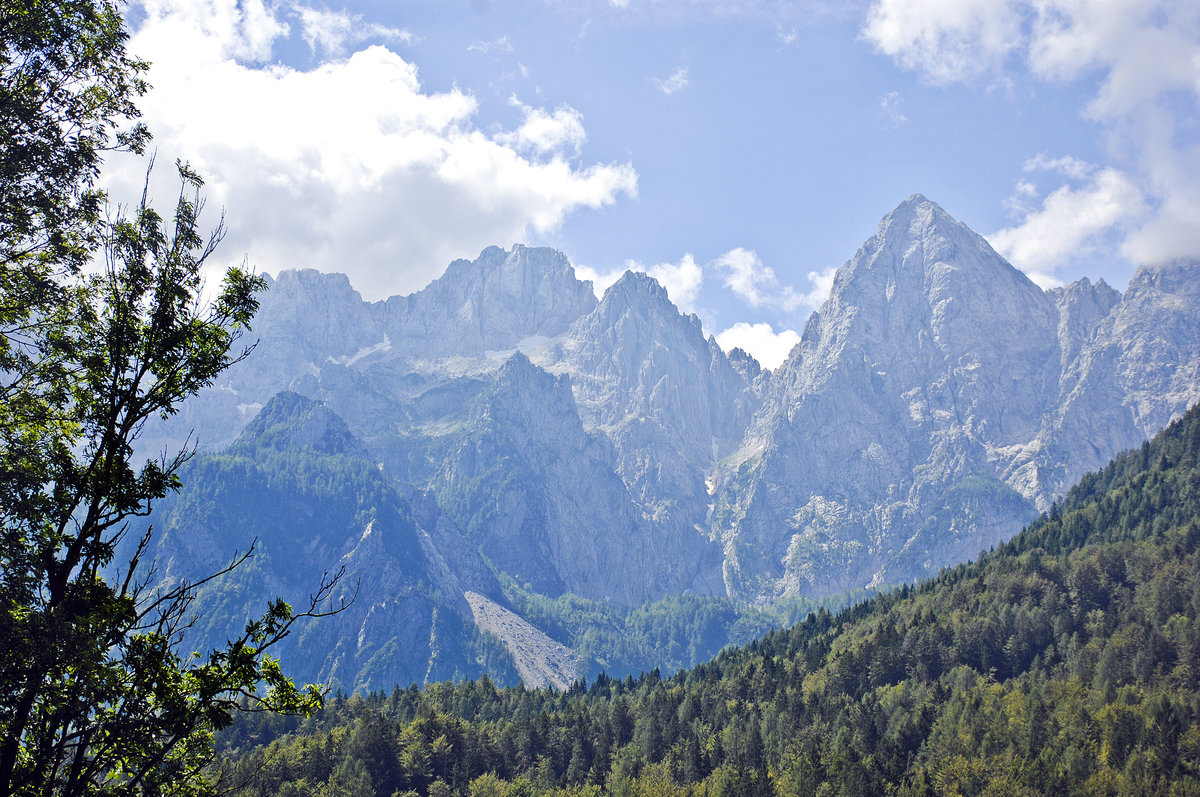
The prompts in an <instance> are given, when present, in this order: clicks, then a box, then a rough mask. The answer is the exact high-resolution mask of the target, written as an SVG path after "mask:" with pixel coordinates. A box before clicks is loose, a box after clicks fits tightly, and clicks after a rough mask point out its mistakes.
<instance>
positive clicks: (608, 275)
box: [575, 252, 704, 313]
mask: <svg viewBox="0 0 1200 797" xmlns="http://www.w3.org/2000/svg"><path fill="white" fill-rule="evenodd" d="M626 271H640V272H643V273H645V274H649V275H650V276H651V277H653V278H654V279H655V280H656V281H657V282H658V284H659V285H662V286H663V287H664V288H666V289H667V296H669V297H670V299H671V302H672V304H674V305H675V306H676V307H678V308H679V310H680V311H681V312H684V313H691V312H695V310H696V300H697V298H699V296H700V287H701V286H702V285H703V284H704V269H703V268H701V267H700V265H699V264H698V263H696V259H695V258H694V257H693V256H692V254H691V253H690V252H689V253H687V254H685V255H684V256H683V257H682V258H680V259H679V262H678V263H659V264H657V265H654V266H650V267H649V268H647V267H646V266H644V265H642V264H641V263H639V262H637V261H636V260H627V261H625V265H624V266H623V267H622V268H619V269H615V270H613V271H597V270H596V269H594V268H590V267H588V266H575V275H576V276H577V277H579V279H581V280H591V281H592V290H593V291H594V292H595V294H596V298H600V297H601V296H603V295H604V292H605V291H606V290H608V289H609V288H610V287H611V286H612V284H613V283H615V282H616V281H617V280H619V279H620V278H621V276H622V275H623V274H624V273H625V272H626Z"/></svg>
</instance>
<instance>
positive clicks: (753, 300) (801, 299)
mask: <svg viewBox="0 0 1200 797" xmlns="http://www.w3.org/2000/svg"><path fill="white" fill-rule="evenodd" d="M713 265H714V266H715V267H716V268H717V270H718V271H719V272H721V273H722V274H723V275H724V283H725V287H727V288H729V289H730V290H731V291H733V292H734V293H735V294H737V295H738V296H740V297H742V298H743V299H745V300H746V301H747V302H748V303H749V304H750V305H751V306H752V307H778V308H780V309H782V310H788V311H791V310H795V309H796V308H798V307H800V306H801V305H803V304H805V302H806V299H807V297H806V296H805V295H804V294H801V293H797V292H796V290H795V289H794V288H792V287H791V286H790V285H782V284H780V282H779V278H778V277H777V276H775V270H774V269H773V268H771V267H770V266H768V265H766V264H764V263H763V262H762V260H760V259H759V257H758V255H757V254H756V253H755V252H753V251H752V250H749V249H743V248H741V247H738V248H737V249H731V250H730V251H728V252H726V253H725V254H723V255H721V256H720V257H718V258H717V259H716V260H715V261H713Z"/></svg>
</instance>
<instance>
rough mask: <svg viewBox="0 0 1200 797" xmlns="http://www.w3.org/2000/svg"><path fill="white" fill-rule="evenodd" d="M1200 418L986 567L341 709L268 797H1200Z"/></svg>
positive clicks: (250, 740)
mask: <svg viewBox="0 0 1200 797" xmlns="http://www.w3.org/2000/svg"><path fill="white" fill-rule="evenodd" d="M1198 546H1200V408H1196V409H1193V410H1192V411H1190V412H1189V413H1188V414H1187V415H1186V416H1185V417H1184V418H1183V419H1182V420H1180V421H1179V422H1177V423H1175V424H1173V425H1172V426H1171V427H1170V428H1169V429H1168V430H1166V431H1165V432H1164V433H1162V434H1161V435H1159V437H1158V438H1156V439H1155V440H1154V441H1153V442H1151V443H1147V444H1145V445H1143V446H1142V447H1141V449H1140V450H1135V451H1132V452H1129V453H1126V454H1124V455H1122V456H1121V457H1119V458H1118V459H1117V460H1115V461H1114V462H1113V463H1111V464H1110V465H1109V466H1108V467H1107V468H1105V469H1104V470H1103V471H1102V472H1099V473H1095V474H1092V475H1089V476H1088V477H1086V478H1085V479H1084V480H1083V481H1082V482H1081V483H1080V484H1079V485H1078V486H1077V487H1076V488H1075V489H1074V490H1072V491H1071V493H1070V494H1069V495H1068V496H1067V497H1066V498H1065V499H1064V500H1063V501H1062V502H1061V503H1060V504H1058V505H1056V506H1055V507H1054V508H1053V510H1052V511H1051V512H1049V513H1048V514H1047V515H1046V516H1044V517H1042V518H1041V519H1039V520H1038V521H1037V522H1035V523H1034V524H1032V525H1031V526H1030V527H1029V528H1028V529H1026V530H1025V531H1024V532H1023V533H1022V534H1021V535H1019V536H1018V537H1017V538H1016V539H1014V540H1013V541H1011V542H1010V543H1008V544H1006V545H1004V546H1002V547H1001V548H999V549H998V550H995V551H992V552H990V553H988V554H986V555H983V556H982V557H981V558H980V559H979V561H977V562H974V563H971V564H966V565H962V566H959V567H956V568H953V569H950V570H947V571H944V572H943V573H942V574H941V575H939V576H938V577H937V578H935V579H932V580H930V581H928V582H925V583H922V584H920V585H918V586H916V587H912V588H908V587H905V588H901V589H899V590H896V591H893V592H890V593H887V594H883V595H879V596H877V597H875V598H872V599H870V600H868V601H865V602H862V603H860V604H858V605H856V606H854V607H852V608H849V609H846V610H844V611H842V612H840V613H838V614H836V615H834V614H830V613H828V612H826V611H824V610H822V611H818V612H816V613H813V614H810V615H809V616H808V617H807V619H805V620H803V621H802V622H800V623H798V624H796V625H793V626H792V627H790V628H787V629H786V630H781V631H773V632H770V633H767V634H766V635H765V636H763V637H762V638H761V639H759V640H758V641H755V642H752V643H751V644H749V645H746V646H744V647H741V648H736V649H734V648H731V649H727V650H726V651H724V652H722V653H721V654H720V655H718V656H717V657H716V658H715V659H713V660H712V661H710V662H708V663H705V664H702V665H699V666H697V667H695V668H693V669H690V670H687V671H683V672H679V673H678V674H675V675H673V676H670V677H666V676H664V675H663V674H662V673H660V672H658V671H652V672H650V673H648V674H645V675H642V676H641V677H640V678H637V679H633V678H625V679H611V678H608V677H605V676H600V677H598V678H596V679H594V680H592V681H591V682H590V683H584V682H582V681H581V682H579V683H577V684H576V685H575V686H574V687H573V688H571V689H570V690H568V691H566V692H549V691H538V690H529V689H525V688H523V687H520V686H517V687H514V688H497V687H496V686H495V685H494V684H493V683H492V682H491V681H489V680H488V679H487V678H482V679H480V680H477V681H469V682H461V683H439V684H433V685H430V686H427V687H425V688H417V687H415V686H414V687H410V688H407V689H405V688H401V687H397V688H396V689H394V690H393V691H392V692H391V693H390V694H388V693H377V694H370V695H366V696H359V695H354V696H349V697H347V696H344V695H340V694H339V695H336V696H333V697H331V698H330V699H328V700H327V703H326V707H325V709H324V710H323V711H322V712H321V713H319V714H317V715H316V716H314V717H312V718H310V719H306V720H300V719H294V718H293V719H290V718H287V717H278V716H273V715H267V714H250V715H246V716H244V717H243V718H242V719H241V720H240V721H239V722H238V723H236V724H235V725H234V726H233V727H232V728H230V729H228V730H227V731H225V732H223V733H222V734H221V735H220V736H219V737H218V739H217V744H218V749H219V750H220V752H221V755H222V756H223V757H222V758H221V759H220V760H219V761H218V764H217V766H218V767H219V768H221V769H223V773H222V778H223V780H224V782H225V783H226V784H227V785H231V784H239V783H241V784H244V785H245V789H244V793H246V794H257V795H281V797H282V796H285V795H286V796H288V797H296V796H297V795H335V794H336V795H372V794H379V795H392V794H400V795H405V794H429V795H446V794H459V795H477V796H482V795H533V794H557V795H592V794H622V795H625V794H629V795H651V794H653V795H676V794H678V795H685V794H713V795H716V794H730V795H756V794H764V795H765V794H801V795H808V794H811V795H833V794H855V795H861V794H903V795H917V794H945V795H955V794H995V795H1024V794H1027V795H1044V794H1047V795H1060V794H1061V795H1068V794H1097V795H1142V794H1145V795H1150V794H1163V795H1200V689H1198V686H1200V681H1198V679H1200V552H1198V550H1197V548H1198Z"/></svg>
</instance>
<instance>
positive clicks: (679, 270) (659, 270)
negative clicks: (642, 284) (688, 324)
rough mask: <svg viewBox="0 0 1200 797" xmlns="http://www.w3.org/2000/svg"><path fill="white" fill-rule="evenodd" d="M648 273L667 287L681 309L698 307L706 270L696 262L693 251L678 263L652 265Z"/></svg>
mask: <svg viewBox="0 0 1200 797" xmlns="http://www.w3.org/2000/svg"><path fill="white" fill-rule="evenodd" d="M646 273H647V274H649V275H650V276H651V277H654V279H656V280H658V284H659V285H662V286H663V287H664V288H666V289H667V295H668V296H670V297H671V301H672V302H673V303H674V304H675V306H676V307H678V308H679V309H680V310H681V311H683V312H685V313H690V312H693V311H694V310H695V309H696V299H697V298H698V297H699V296H700V286H701V285H703V284H704V270H703V269H702V268H700V266H698V265H697V264H696V260H695V258H693V257H692V255H691V253H688V254H685V255H684V256H683V257H682V258H681V259H680V261H679V262H678V263H659V264H658V265H657V266H651V267H650V268H648V269H646Z"/></svg>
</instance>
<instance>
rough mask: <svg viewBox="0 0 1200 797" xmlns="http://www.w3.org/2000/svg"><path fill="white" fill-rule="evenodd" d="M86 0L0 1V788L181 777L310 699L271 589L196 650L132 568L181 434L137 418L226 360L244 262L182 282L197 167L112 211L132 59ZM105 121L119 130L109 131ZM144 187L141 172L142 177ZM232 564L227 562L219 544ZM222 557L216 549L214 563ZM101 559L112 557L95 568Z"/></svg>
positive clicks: (176, 605)
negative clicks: (119, 558)
mask: <svg viewBox="0 0 1200 797" xmlns="http://www.w3.org/2000/svg"><path fill="white" fill-rule="evenodd" d="M125 39H126V33H125V30H124V27H123V25H122V21H121V17H120V14H119V13H118V9H117V8H116V6H115V5H114V4H113V3H110V2H105V1H104V0H67V1H66V2H62V1H61V0H59V1H58V2H44V1H43V0H0V59H2V60H0V137H2V140H0V158H2V162H0V266H2V269H3V270H2V271H0V332H2V333H3V334H2V335H0V522H2V524H3V526H2V531H0V534H2V536H0V568H2V570H0V640H3V642H2V644H0V794H6V795H7V794H14V795H25V794H28V795H34V794H38V795H45V794H51V793H53V794H65V795H74V794H160V793H168V792H174V793H188V792H193V791H204V790H205V789H206V788H207V784H206V782H205V781H204V779H203V778H200V777H198V776H199V773H200V770H201V767H202V766H203V765H204V764H205V763H206V762H207V760H208V754H209V752H210V750H211V732H212V730H213V729H215V728H220V727H222V726H224V725H226V724H228V722H229V721H230V718H231V715H232V713H233V711H234V710H235V709H237V708H238V707H249V708H264V709H277V710H287V711H300V712H305V711H311V710H312V709H313V708H315V707H316V706H317V705H318V704H319V701H320V694H319V692H318V691H317V690H316V689H315V688H311V687H310V688H308V689H306V690H298V689H297V688H296V687H295V686H294V685H293V684H292V682H291V681H290V680H289V679H288V678H287V677H286V676H285V675H284V674H283V672H282V670H281V668H280V666H279V664H278V662H277V661H275V660H274V659H273V658H271V656H270V655H269V653H268V651H269V649H270V648H271V647H272V645H274V644H276V643H277V642H278V641H279V640H280V639H281V638H282V637H283V636H285V635H286V634H287V633H288V631H289V629H290V628H291V626H292V624H293V623H294V622H295V621H296V620H297V619H298V618H299V617H301V616H306V615H316V614H321V613H322V612H323V609H322V608H321V607H322V606H323V605H324V603H323V602H324V601H325V599H326V598H327V597H328V595H329V592H330V590H331V588H332V579H327V580H326V581H324V582H323V583H322V584H321V585H320V587H319V588H318V590H317V592H316V594H314V595H313V596H312V602H311V604H310V605H309V606H308V608H307V609H306V610H305V611H303V612H300V613H296V612H294V611H293V610H292V609H291V607H290V606H288V605H287V604H286V603H284V602H283V601H276V602H274V603H273V604H271V605H270V606H269V607H268V610H267V612H266V614H265V615H264V616H263V617H262V618H261V619H260V620H256V621H254V622H251V623H249V624H248V625H247V626H246V627H245V630H244V633H243V634H241V635H240V636H239V637H238V638H236V639H233V640H231V641H230V642H229V644H228V645H227V646H226V647H223V648H221V649H217V650H213V651H211V652H210V653H208V654H207V655H199V654H188V653H186V652H185V651H184V650H183V649H182V648H181V634H182V632H183V631H184V629H185V628H186V627H187V624H188V622H189V620H188V611H189V608H190V603H191V598H192V596H193V595H194V591H195V589H196V587H197V586H198V584H188V583H184V584H179V583H176V584H166V585H160V586H153V587H152V586H150V585H151V584H152V583H153V581H154V579H153V571H152V568H151V567H148V566H147V565H146V564H145V563H143V562H142V556H143V553H144V552H145V550H146V549H147V546H148V544H149V535H148V534H146V535H144V536H143V537H142V538H141V539H140V540H139V541H137V542H136V543H135V544H134V545H133V548H134V550H135V554H134V555H133V557H132V559H131V560H130V561H128V562H127V563H115V562H113V561H112V560H113V555H114V549H115V548H116V547H117V546H118V545H119V544H120V543H121V541H122V538H123V536H124V535H125V534H126V533H127V530H128V521H129V519H130V518H131V517H134V516H137V515H143V514H145V513H146V512H148V511H149V507H150V505H151V502H152V501H154V500H155V499H157V498H159V497H161V496H163V495H165V494H166V493H167V492H168V491H171V490H173V489H176V488H177V487H178V477H177V470H178V469H179V467H180V466H181V465H182V463H183V462H184V461H185V460H186V458H187V457H188V455H189V452H187V451H183V452H179V453H178V454H176V455H174V456H167V455H165V454H164V455H163V456H162V457H161V458H159V459H158V460H151V461H148V462H146V463H145V465H144V466H141V467H135V466H134V444H135V441H136V439H137V436H138V433H139V431H140V430H141V428H142V425H143V424H144V423H145V422H146V420H147V419H149V418H151V417H155V416H160V417H165V416H168V415H170V414H172V413H174V412H175V411H176V409H177V407H178V405H179V402H181V401H182V400H183V399H184V398H186V397H187V396H189V395H191V394H193V393H194V392H195V391H197V390H198V389H200V388H201V387H203V386H205V385H208V384H210V383H211V382H212V380H213V379H214V378H215V377H216V375H217V374H219V373H220V372H221V371H222V370H224V369H225V368H226V367H228V366H229V365H230V364H231V363H232V362H233V361H235V360H236V359H237V358H238V357H239V356H242V354H244V351H243V352H242V354H239V353H238V352H237V351H236V350H231V347H233V346H234V345H235V344H236V341H237V339H238V337H239V335H240V334H241V333H242V332H243V331H244V330H245V329H247V328H248V326H249V322H250V319H251V316H252V315H253V313H254V311H255V309H256V308H257V300H256V299H255V293H256V291H258V290H260V289H261V288H262V287H263V282H262V280H261V279H260V278H259V277H256V276H254V275H253V274H251V273H249V272H248V271H246V270H244V269H241V268H233V269H229V270H228V271H227V272H226V274H225V277H224V280H223V281H222V284H221V286H220V288H219V290H218V291H217V292H216V294H215V298H213V299H211V300H207V301H206V300H204V299H202V294H203V285H202V270H203V267H204V264H205V262H206V260H208V258H209V257H210V256H211V255H212V253H213V250H214V248H215V246H216V245H217V243H218V242H219V241H220V239H221V235H222V229H223V228H222V226H221V225H220V224H218V225H217V227H216V229H215V230H214V231H213V232H211V233H209V234H205V233H204V232H203V231H202V227H201V224H200V214H201V210H202V207H203V202H202V200H201V197H200V188H201V185H202V181H201V179H200V177H199V176H198V175H197V174H196V173H195V172H194V171H192V170H191V169H190V168H189V167H188V166H186V165H184V164H177V167H178V171H179V176H180V185H181V190H180V193H179V196H178V198H177V202H176V203H175V207H174V211H173V214H172V215H171V216H170V217H169V218H164V217H162V216H161V215H160V214H159V213H157V212H156V211H155V210H154V208H153V207H152V205H151V203H150V201H149V198H148V196H147V195H146V194H145V193H143V196H142V199H141V202H140V203H139V204H138V205H137V206H136V207H134V208H132V209H131V210H130V211H129V212H126V213H118V214H117V216H116V218H106V217H103V216H102V213H101V211H102V208H103V204H104V203H103V199H104V197H103V194H102V193H101V192H99V191H98V190H97V189H96V187H95V180H96V177H97V175H98V173H99V168H100V164H101V157H102V154H103V152H105V151H106V150H107V149H109V148H111V147H118V148H125V149H130V150H134V151H140V149H141V148H142V146H143V145H144V142H145V140H146V138H147V134H146V133H145V130H144V129H143V128H142V127H140V126H139V125H137V124H136V121H135V120H136V117H137V109H136V106H135V105H134V102H135V100H136V98H137V96H138V95H140V94H141V92H142V91H143V90H144V88H145V84H144V82H143V80H142V77H141V74H142V72H143V70H144V69H145V64H143V63H142V62H139V61H137V60H134V59H132V58H130V57H128V56H127V55H126V53H125V51H124V42H125ZM122 125H126V127H124V128H122V127H121V126H122ZM147 182H148V180H147ZM242 558H244V556H243V557H242ZM239 561H240V559H238V558H235V559H234V561H233V562H231V565H230V566H231V567H232V566H236V564H237V563H238V562H239ZM114 574H115V575H114Z"/></svg>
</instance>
